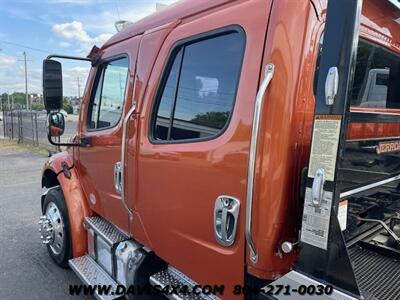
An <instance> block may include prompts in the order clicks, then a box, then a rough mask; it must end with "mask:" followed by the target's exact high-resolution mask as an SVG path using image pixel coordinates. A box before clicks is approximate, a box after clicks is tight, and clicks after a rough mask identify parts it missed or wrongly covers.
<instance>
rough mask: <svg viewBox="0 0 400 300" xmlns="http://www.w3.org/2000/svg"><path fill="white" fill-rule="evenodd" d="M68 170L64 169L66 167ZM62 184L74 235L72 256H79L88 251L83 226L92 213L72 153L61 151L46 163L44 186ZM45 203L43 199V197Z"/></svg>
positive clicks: (43, 178)
mask: <svg viewBox="0 0 400 300" xmlns="http://www.w3.org/2000/svg"><path fill="white" fill-rule="evenodd" d="M63 168H64V169H68V171H66V172H65V171H64V169H63ZM56 185H60V187H61V189H62V191H63V194H64V199H65V204H66V206H67V210H68V217H69V225H70V230H71V237H72V256H73V257H79V256H82V255H84V254H86V253H87V234H86V230H85V229H84V228H83V223H84V219H85V217H88V216H90V215H91V214H92V212H91V210H90V209H89V205H88V203H87V201H86V197H85V194H84V193H83V190H82V187H81V184H80V181H79V175H78V172H77V171H76V169H75V167H74V165H73V158H72V155H71V154H70V153H68V152H61V153H58V154H56V155H54V156H52V157H51V158H50V159H49V160H48V161H47V162H46V163H45V165H44V168H43V176H42V186H43V187H46V188H50V187H52V186H56ZM42 203H43V199H42Z"/></svg>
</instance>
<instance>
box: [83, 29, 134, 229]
mask: <svg viewBox="0 0 400 300" xmlns="http://www.w3.org/2000/svg"><path fill="white" fill-rule="evenodd" d="M139 41H140V37H135V38H132V39H129V40H127V41H124V42H120V43H118V44H116V45H113V46H111V47H109V48H106V49H105V50H104V52H103V53H102V56H101V61H100V63H99V64H98V66H97V67H96V68H95V69H94V70H93V71H92V72H95V76H94V80H93V82H92V87H91V89H90V90H91V91H90V92H89V93H87V95H86V99H85V101H84V104H85V105H84V106H83V109H82V120H81V123H82V125H81V129H80V139H81V142H85V143H86V144H87V146H86V147H80V148H79V160H78V164H79V168H78V170H79V171H80V173H81V179H82V187H83V189H84V191H85V194H86V196H87V199H88V202H89V205H90V206H91V208H92V209H93V210H94V211H95V212H97V213H98V214H100V215H101V216H103V217H104V218H106V219H107V220H108V221H110V222H111V223H113V224H114V225H116V226H118V227H119V228H120V229H122V230H124V231H126V232H129V222H128V211H127V210H126V209H125V207H126V206H125V205H124V203H123V199H122V198H121V193H120V191H118V190H117V188H116V185H115V184H116V182H115V178H116V176H115V171H116V169H117V168H116V167H117V166H118V164H119V163H120V161H121V144H122V135H123V134H122V132H123V119H124V115H125V114H126V112H127V111H128V110H129V108H130V107H131V105H132V90H133V77H134V72H135V64H136V58H137V51H138V47H139Z"/></svg>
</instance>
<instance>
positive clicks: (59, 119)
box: [47, 112, 65, 137]
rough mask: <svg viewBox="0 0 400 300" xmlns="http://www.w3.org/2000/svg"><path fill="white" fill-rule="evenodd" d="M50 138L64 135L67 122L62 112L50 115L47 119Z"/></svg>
mask: <svg viewBox="0 0 400 300" xmlns="http://www.w3.org/2000/svg"><path fill="white" fill-rule="evenodd" d="M47 122H48V124H47V126H48V134H49V136H53V137H58V136H61V135H62V134H63V133H64V128H65V120H64V115H63V114H62V113H60V112H52V113H49V116H48V119H47Z"/></svg>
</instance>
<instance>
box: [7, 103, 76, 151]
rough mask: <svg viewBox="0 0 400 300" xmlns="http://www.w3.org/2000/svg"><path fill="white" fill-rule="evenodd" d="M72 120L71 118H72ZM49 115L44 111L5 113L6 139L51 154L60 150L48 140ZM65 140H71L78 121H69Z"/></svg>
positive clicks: (12, 111) (67, 121) (13, 111)
mask: <svg viewBox="0 0 400 300" xmlns="http://www.w3.org/2000/svg"><path fill="white" fill-rule="evenodd" d="M70 119H71V117H70ZM46 121H47V114H46V112H42V111H27V110H11V111H7V110H4V111H3V126H4V127H3V129H4V137H5V138H7V137H8V138H9V139H12V140H16V141H17V142H18V143H24V144H29V145H33V146H38V147H43V148H46V149H47V150H48V151H49V152H50V153H55V152H58V151H59V148H58V147H56V146H54V145H52V144H50V143H49V141H48V139H47V126H46ZM65 124H66V129H65V134H64V136H63V138H62V139H63V140H65V139H68V138H71V137H72V136H73V134H74V133H75V130H76V126H77V121H73V120H68V117H66V123H65Z"/></svg>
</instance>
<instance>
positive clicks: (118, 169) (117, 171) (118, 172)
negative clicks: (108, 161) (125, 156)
mask: <svg viewBox="0 0 400 300" xmlns="http://www.w3.org/2000/svg"><path fill="white" fill-rule="evenodd" d="M114 187H115V191H116V192H117V193H118V194H119V195H121V193H122V164H121V162H120V161H118V162H116V163H115V165H114Z"/></svg>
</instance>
